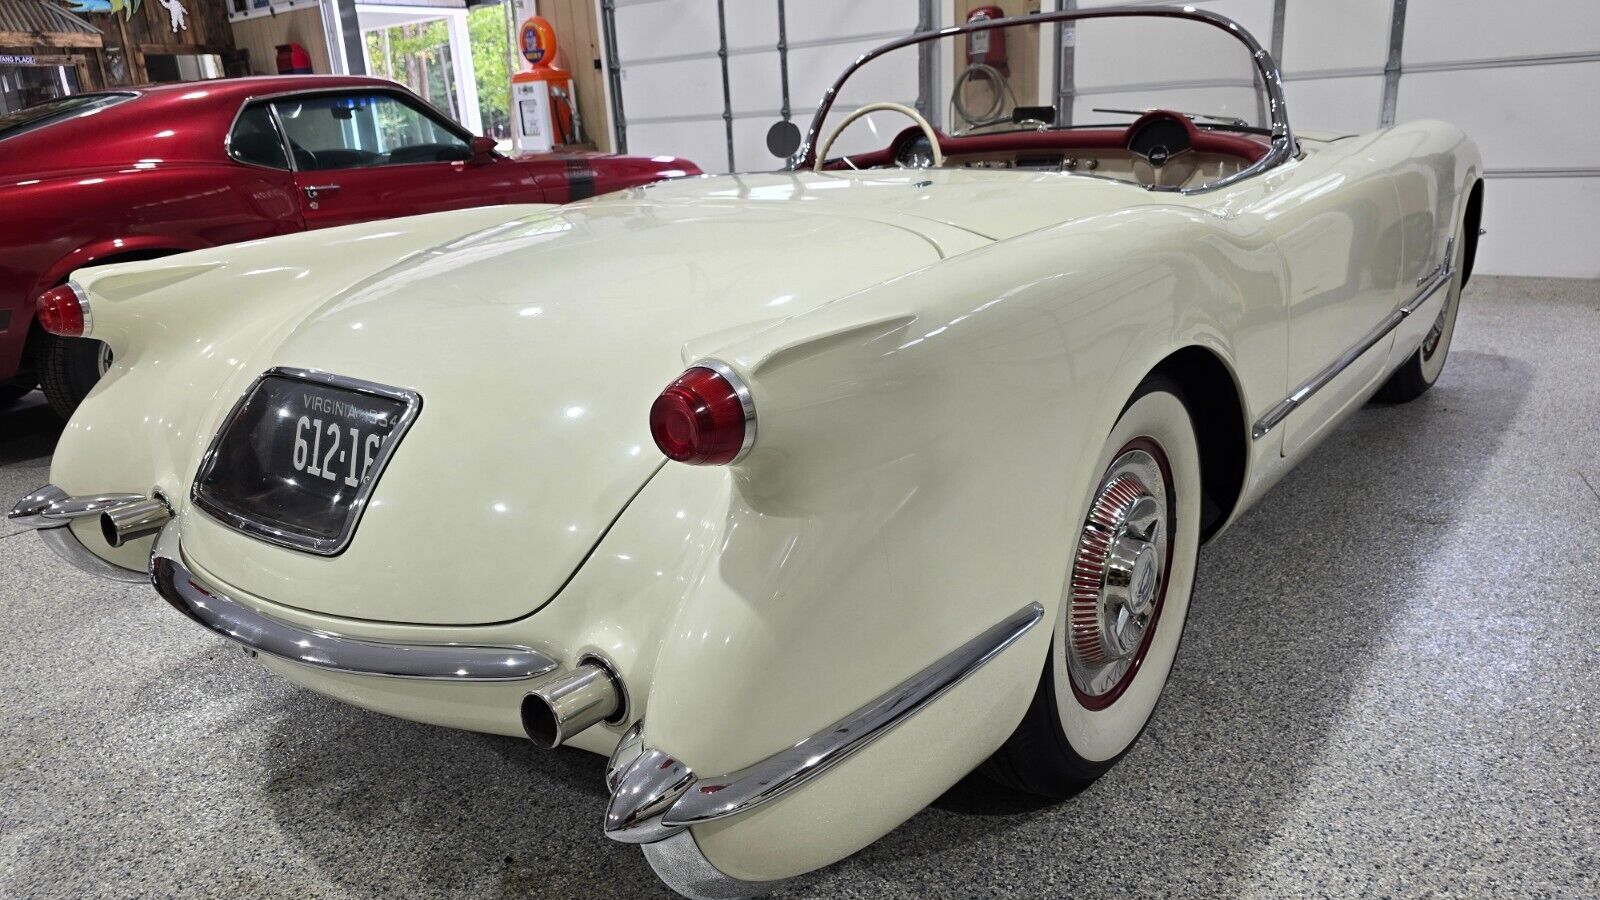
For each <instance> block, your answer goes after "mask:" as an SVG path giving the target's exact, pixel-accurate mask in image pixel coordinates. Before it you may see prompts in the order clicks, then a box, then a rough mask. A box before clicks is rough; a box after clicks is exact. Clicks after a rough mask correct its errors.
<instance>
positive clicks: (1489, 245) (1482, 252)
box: [1473, 178, 1600, 278]
mask: <svg viewBox="0 0 1600 900" xmlns="http://www.w3.org/2000/svg"><path fill="white" fill-rule="evenodd" d="M1483 227H1484V228H1487V229H1488V230H1489V233H1488V234H1486V235H1484V236H1483V237H1482V238H1480V239H1479V241H1478V256H1477V261H1476V264H1475V265H1474V266H1473V272H1474V274H1476V273H1479V272H1482V273H1485V274H1489V275H1550V276H1556V277H1565V278H1600V255H1597V254H1595V253H1594V252H1593V248H1594V235H1596V234H1600V178H1490V179H1489V180H1488V182H1487V183H1486V184H1485V185H1484V192H1483Z"/></svg>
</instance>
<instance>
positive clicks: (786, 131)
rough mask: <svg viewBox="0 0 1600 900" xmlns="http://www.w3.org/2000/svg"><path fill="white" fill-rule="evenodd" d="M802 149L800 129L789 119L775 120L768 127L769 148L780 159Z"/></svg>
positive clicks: (786, 157)
mask: <svg viewBox="0 0 1600 900" xmlns="http://www.w3.org/2000/svg"><path fill="white" fill-rule="evenodd" d="M799 149H800V129H799V127H797V126H796V125H795V124H794V123H793V122H791V121H789V120H788V119H783V120H782V121H778V122H773V123H772V127H771V128H768V129H767V150H768V151H769V152H770V153H771V154H772V155H773V156H776V157H778V158H779V159H788V158H789V157H791V156H793V155H794V152H795V151H796V150H799Z"/></svg>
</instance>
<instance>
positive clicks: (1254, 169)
mask: <svg viewBox="0 0 1600 900" xmlns="http://www.w3.org/2000/svg"><path fill="white" fill-rule="evenodd" d="M1113 16H1147V17H1157V18H1173V19H1190V20H1192V21H1195V22H1202V23H1204V24H1207V25H1211V26H1213V27H1215V28H1220V29H1222V30H1223V31H1226V32H1227V33H1228V34H1230V35H1232V36H1233V37H1234V38H1235V39H1236V40H1238V41H1239V42H1240V43H1242V44H1244V45H1245V48H1246V49H1247V50H1249V52H1250V58H1251V61H1252V62H1254V63H1255V66H1256V73H1257V74H1258V75H1260V76H1261V82H1262V84H1263V86H1264V89H1265V90H1266V94H1267V109H1266V113H1267V117H1268V119H1269V121H1270V122H1271V129H1272V135H1271V139H1272V145H1271V147H1270V148H1268V150H1267V152H1266V154H1264V155H1263V156H1262V157H1261V158H1260V159H1258V160H1256V161H1255V162H1254V163H1251V164H1250V165H1249V166H1246V167H1245V168H1243V169H1240V170H1239V171H1237V172H1235V173H1233V174H1232V175H1229V176H1226V177H1224V178H1219V179H1217V180H1216V181H1213V182H1211V183H1209V184H1203V185H1200V186H1198V187H1192V188H1180V187H1176V186H1173V187H1165V188H1163V187H1153V188H1151V189H1152V190H1166V191H1171V192H1174V193H1181V194H1200V193H1205V192H1207V191H1214V190H1217V189H1219V188H1224V187H1227V186H1228V185H1230V184H1233V183H1235V182H1238V181H1242V180H1244V179H1246V178H1252V177H1254V176H1256V175H1259V174H1261V173H1262V172H1265V171H1267V170H1268V169H1272V168H1275V167H1277V166H1279V165H1281V164H1282V163H1285V162H1287V161H1289V160H1290V159H1292V158H1294V156H1295V154H1296V152H1297V150H1296V147H1297V144H1296V143H1295V139H1294V131H1293V129H1291V128H1290V127H1289V110H1288V103H1287V102H1286V101H1285V100H1284V94H1283V77H1282V75H1281V74H1280V73H1279V71H1278V64H1277V63H1276V62H1274V61H1273V58H1272V54H1271V53H1268V52H1267V50H1266V48H1265V47H1262V46H1261V43H1260V42H1259V41H1257V40H1256V39H1255V36H1254V35H1252V34H1250V32H1248V31H1246V30H1245V29H1244V27H1243V26H1241V25H1240V24H1239V23H1238V22H1235V21H1234V20H1232V19H1230V18H1228V17H1227V16H1222V15H1218V14H1217V13H1214V12H1209V11H1207V10H1202V9H1196V8H1194V7H1192V6H1184V7H1177V6H1173V7H1162V6H1107V7H1102V8H1099V9H1086V10H1085V9H1071V10H1056V11H1053V12H1038V13H1032V14H1030V15H1025V16H1013V17H1010V18H1004V19H985V20H980V21H975V22H969V23H966V24H962V25H953V26H950V27H947V28H940V29H937V30H934V31H919V32H916V33H913V34H910V35H907V36H906V37H903V38H900V39H898V40H894V41H890V42H889V43H887V44H883V45H882V46H879V47H875V48H873V49H871V50H868V51H867V52H866V53H863V54H861V55H860V56H858V57H856V59H855V61H854V62H852V63H851V64H850V66H849V67H848V68H846V69H845V70H844V72H843V74H841V75H840V76H839V77H838V79H837V80H835V81H834V82H833V84H832V86H830V87H829V88H828V89H827V90H826V91H825V92H823V95H822V101H821V102H820V103H819V104H818V106H817V111H816V114H815V115H813V116H812V118H811V125H810V126H809V128H807V130H806V134H805V141H804V142H803V143H802V144H801V145H800V149H799V150H797V151H795V155H794V156H793V157H792V158H791V159H790V163H789V168H790V169H791V170H802V171H803V170H806V169H810V168H812V167H813V166H814V165H815V164H816V159H815V154H816V149H817V139H818V138H819V137H820V136H821V129H822V123H823V121H824V120H825V119H826V118H827V117H828V113H829V112H830V111H831V110H832V108H833V101H834V100H835V99H836V98H837V97H838V95H839V89H840V88H842V87H843V86H844V84H845V82H846V81H848V80H849V79H850V76H851V75H854V74H855V72H856V70H857V69H859V68H861V67H862V66H864V65H866V64H867V63H869V62H871V61H872V60H874V59H877V58H878V57H880V56H882V55H883V54H885V53H888V52H890V51H891V50H898V49H900V48H902V47H908V46H911V45H912V44H919V43H923V42H927V41H935V40H939V39H940V38H946V37H950V36H951V35H957V34H971V33H973V32H977V31H987V30H990V29H994V28H1006V27H1008V26H1013V25H1024V26H1033V27H1036V26H1039V25H1042V24H1045V23H1048V22H1076V21H1080V20H1087V19H1101V18H1108V17H1113ZM1079 90H1080V91H1081V90H1082V89H1081V88H1080V89H1079Z"/></svg>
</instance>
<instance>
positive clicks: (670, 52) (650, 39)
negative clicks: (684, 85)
mask: <svg viewBox="0 0 1600 900" xmlns="http://www.w3.org/2000/svg"><path fill="white" fill-rule="evenodd" d="M616 23H617V55H618V56H620V57H621V58H622V64H623V66H624V67H626V66H627V65H628V62H629V61H630V60H636V59H652V58H655V57H660V56H684V55H687V54H691V53H712V54H715V53H716V52H717V44H718V40H717V5H716V4H715V3H686V2H683V0H619V2H618V3H617V9H616Z"/></svg>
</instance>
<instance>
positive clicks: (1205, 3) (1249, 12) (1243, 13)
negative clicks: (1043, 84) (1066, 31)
mask: <svg viewBox="0 0 1600 900" xmlns="http://www.w3.org/2000/svg"><path fill="white" fill-rule="evenodd" d="M1127 5H1129V4H1128V0H1079V2H1078V8H1079V9H1094V8H1095V7H1097V6H1127ZM1151 5H1156V6H1180V5H1181V6H1193V7H1195V8H1196V9H1201V10H1204V11H1206V12H1214V13H1217V14H1218V15H1223V16H1227V17H1228V18H1230V19H1232V20H1234V21H1235V22H1238V23H1239V24H1240V25H1243V26H1244V27H1245V30H1247V31H1249V32H1250V33H1251V34H1253V35H1255V37H1256V40H1258V41H1260V42H1261V46H1263V47H1265V46H1267V45H1268V44H1270V43H1271V42H1272V0H1191V2H1189V3H1184V4H1179V3H1164V2H1159V3H1153V4H1151ZM1290 5H1291V6H1292V5H1293V4H1290ZM1189 27H1193V26H1192V25H1191V26H1189Z"/></svg>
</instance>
